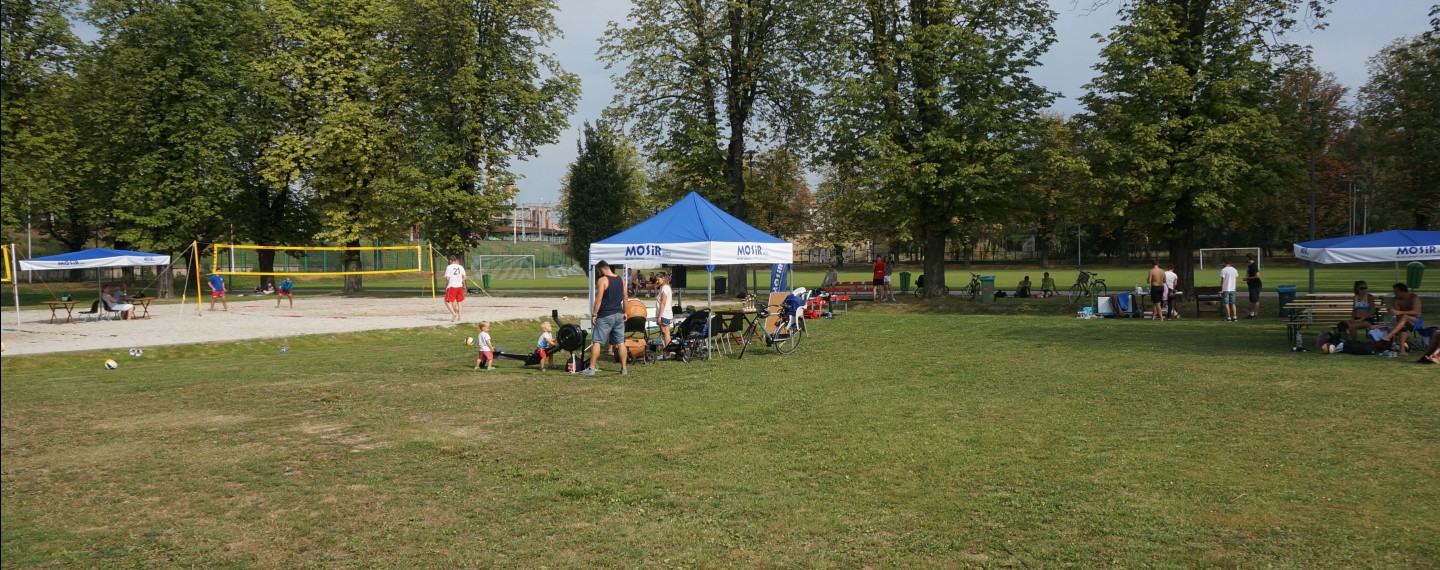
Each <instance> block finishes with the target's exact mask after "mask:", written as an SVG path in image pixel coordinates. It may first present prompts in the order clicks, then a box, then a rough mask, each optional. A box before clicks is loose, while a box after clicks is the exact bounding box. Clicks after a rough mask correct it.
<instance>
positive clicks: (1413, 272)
mask: <svg viewBox="0 0 1440 570" xmlns="http://www.w3.org/2000/svg"><path fill="white" fill-rule="evenodd" d="M1424 276H1425V264H1424V263H1420V262H1419V261H1411V262H1410V263H1409V264H1408V265H1406V266H1405V286H1406V287H1409V288H1410V290H1411V291H1419V290H1420V278H1421V277H1424Z"/></svg>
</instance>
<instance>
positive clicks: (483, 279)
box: [480, 273, 490, 291]
mask: <svg viewBox="0 0 1440 570" xmlns="http://www.w3.org/2000/svg"><path fill="white" fill-rule="evenodd" d="M480 286H481V287H484V288H485V290H487V291H488V290H490V274H489V273H485V274H483V275H481V276H480Z"/></svg>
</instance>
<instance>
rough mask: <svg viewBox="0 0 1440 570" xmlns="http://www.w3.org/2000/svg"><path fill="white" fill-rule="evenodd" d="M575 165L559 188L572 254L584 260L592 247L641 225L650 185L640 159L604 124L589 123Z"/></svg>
mask: <svg viewBox="0 0 1440 570" xmlns="http://www.w3.org/2000/svg"><path fill="white" fill-rule="evenodd" d="M580 136H581V138H580V139H579V140H578V141H576V143H575V144H576V147H577V150H578V153H577V156H576V157H575V162H573V163H571V164H570V168H569V169H568V170H567V171H566V173H565V179H564V181H563V182H562V184H561V187H560V205H559V208H558V210H559V211H560V219H561V223H562V224H563V225H565V227H566V228H568V229H569V231H570V242H569V244H567V246H566V247H567V248H568V249H567V253H568V254H569V255H570V257H572V258H575V259H577V260H580V261H581V262H585V261H586V260H588V259H590V244H592V243H595V242H596V241H599V240H602V239H605V238H607V237H610V236H612V235H614V234H616V233H618V232H620V231H621V230H624V229H626V228H628V227H630V226H632V225H634V224H635V223H636V222H638V221H640V220H641V219H643V218H641V216H642V215H643V213H642V211H641V200H642V196H643V190H644V187H645V176H644V172H643V171H642V170H641V168H640V164H639V161H638V157H637V155H636V154H635V153H634V152H633V151H631V150H627V147H628V145H627V144H626V143H625V141H624V140H623V139H622V138H621V137H620V136H619V134H618V133H616V132H615V131H614V130H613V129H611V128H610V126H609V125H607V124H606V123H605V122H604V121H600V122H597V123H596V124H595V125H591V124H590V122H589V121H586V122H585V125H584V127H583V128H582V129H581V134H580Z"/></svg>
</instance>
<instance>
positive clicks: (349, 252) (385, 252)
mask: <svg viewBox="0 0 1440 570" xmlns="http://www.w3.org/2000/svg"><path fill="white" fill-rule="evenodd" d="M266 254H270V255H273V256H274V257H273V260H272V262H271V264H270V265H271V267H270V268H269V269H268V270H267V269H265V268H264V267H263V265H262V263H261V257H262V256H263V255H266ZM424 262H425V256H424V255H423V254H422V253H421V246H419V245H359V246H340V247H328V246H293V245H242V244H229V243H217V244H214V250H213V253H212V257H211V260H210V270H211V273H215V274H218V275H383V274H390V273H416V272H421V271H423V270H424V269H423V264H424Z"/></svg>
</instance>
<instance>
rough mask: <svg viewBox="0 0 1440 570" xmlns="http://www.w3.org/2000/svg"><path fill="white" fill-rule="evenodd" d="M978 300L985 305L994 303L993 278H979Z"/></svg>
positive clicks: (988, 276)
mask: <svg viewBox="0 0 1440 570" xmlns="http://www.w3.org/2000/svg"><path fill="white" fill-rule="evenodd" d="M980 300H981V301H982V302H985V303H994V302H995V276H994V275H981V276H980Z"/></svg>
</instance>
